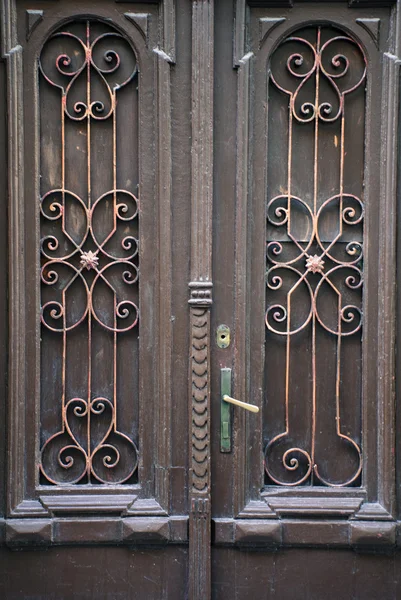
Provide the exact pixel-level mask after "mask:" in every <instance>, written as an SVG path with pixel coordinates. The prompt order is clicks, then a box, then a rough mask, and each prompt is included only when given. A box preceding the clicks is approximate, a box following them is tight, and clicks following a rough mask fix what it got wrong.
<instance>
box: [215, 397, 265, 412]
mask: <svg viewBox="0 0 401 600" xmlns="http://www.w3.org/2000/svg"><path fill="white" fill-rule="evenodd" d="M223 400H224V402H228V403H229V404H235V406H240V407H241V408H244V409H245V410H249V412H253V413H258V412H259V406H255V405H254V404H248V403H247V402H242V401H241V400H236V399H235V398H231V396H228V395H227V394H224V396H223Z"/></svg>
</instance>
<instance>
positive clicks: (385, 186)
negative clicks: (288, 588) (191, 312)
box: [213, 2, 396, 546]
mask: <svg viewBox="0 0 401 600" xmlns="http://www.w3.org/2000/svg"><path fill="white" fill-rule="evenodd" d="M262 5H263V3H262V2H260V3H258V5H257V6H256V5H255V4H254V3H250V7H248V8H247V10H246V11H245V8H244V5H243V4H241V3H238V4H237V6H236V11H237V12H236V15H237V20H236V22H235V28H234V36H235V40H236V42H237V45H236V46H235V47H236V48H238V47H239V44H242V50H243V54H242V58H241V57H240V55H239V54H237V56H235V59H236V60H237V103H236V105H237V111H238V112H237V125H236V140H237V159H236V166H235V169H236V199H235V202H234V200H233V196H232V190H230V189H229V188H227V189H226V190H225V191H224V192H223V194H217V193H216V196H215V203H216V207H215V214H216V215H217V216H219V215H220V212H221V210H222V207H224V209H225V213H227V212H228V213H231V212H232V213H234V214H235V215H236V221H235V226H234V227H235V229H234V228H233V227H232V229H231V236H232V235H233V231H235V250H234V252H233V253H232V254H231V259H230V258H226V261H227V263H228V264H229V265H230V266H231V265H233V270H231V269H228V268H225V267H220V268H219V267H218V266H217V272H218V273H219V277H221V278H219V285H220V286H221V287H222V289H223V290H224V293H223V292H222V293H221V295H219V296H218V297H217V296H216V302H215V319H216V320H215V326H216V327H217V326H218V324H219V323H221V322H225V321H226V320H227V325H229V326H230V327H231V330H232V332H231V335H232V338H233V343H232V346H231V348H228V349H225V350H215V360H214V361H213V367H214V369H215V371H214V385H215V386H216V388H217V390H218V389H219V387H218V386H219V381H218V378H219V370H220V368H221V367H229V368H232V370H233V382H232V383H233V388H232V395H233V396H234V397H235V398H238V399H240V400H245V401H246V402H249V403H251V404H254V405H257V406H259V407H260V408H261V411H260V413H259V415H254V414H249V413H247V412H246V411H241V409H237V408H234V410H233V438H232V440H233V452H232V454H231V455H223V456H222V455H221V454H220V451H219V448H218V447H217V445H216V446H215V453H214V463H213V464H215V463H217V465H220V468H223V465H224V472H225V477H224V479H223V478H222V479H221V480H217V481H216V483H215V484H214V485H215V487H214V489H213V495H216V496H218V497H220V494H225V493H226V492H225V491H224V490H223V489H222V488H224V487H225V485H226V482H227V487H228V488H229V486H230V485H232V486H233V488H232V489H233V492H232V496H233V499H232V506H233V512H232V513H231V514H230V509H229V508H228V507H229V506H230V504H228V503H227V504H226V508H225V509H224V508H223V510H221V509H220V505H218V506H217V510H216V513H215V515H216V517H217V520H216V539H217V540H218V541H220V542H224V543H227V542H230V541H233V540H237V542H238V543H241V544H247V543H249V544H255V543H259V544H264V543H265V544H270V545H272V546H277V545H278V546H280V545H281V544H282V543H284V544H291V543H305V544H311V543H317V544H319V543H322V540H323V539H324V540H325V543H332V544H333V545H336V544H340V545H342V544H344V542H345V541H346V540H347V541H346V542H345V543H351V544H353V543H356V544H359V543H362V537H364V539H365V542H364V543H368V539H369V536H370V533H369V531H370V532H373V531H376V532H377V533H379V532H380V533H382V535H383V536H385V537H386V538H387V543H388V544H389V545H391V544H393V543H394V539H395V538H394V535H395V527H394V516H395V514H394V495H393V493H394V488H393V487H392V477H393V472H394V471H393V469H394V465H393V463H392V462H391V461H389V457H390V454H391V446H392V425H391V423H392V422H393V408H392V400H391V398H392V394H393V391H392V390H393V388H392V385H393V384H392V381H391V378H388V377H387V378H386V377H383V375H382V367H383V362H386V363H387V365H390V364H391V362H392V359H391V358H390V356H391V354H390V355H389V354H388V351H390V353H391V348H392V339H393V337H392V336H393V333H392V331H390V330H388V335H389V337H387V338H384V337H383V336H382V335H381V334H380V333H379V332H383V331H384V329H383V328H384V320H383V319H384V313H383V305H382V304H381V303H380V304H379V298H389V297H392V293H393V291H392V290H393V285H394V278H393V276H392V275H391V274H390V270H391V265H394V262H393V261H394V238H392V237H391V235H390V237H389V233H388V230H386V229H384V228H383V227H384V223H383V222H382V221H381V215H382V214H383V211H384V213H385V214H391V212H392V211H393V210H394V196H391V194H389V186H390V188H391V186H392V185H393V184H392V183H391V182H392V181H394V174H393V173H390V172H388V171H387V172H385V171H383V170H380V168H378V165H380V161H381V162H382V164H383V161H384V160H385V159H384V158H383V156H384V155H386V152H388V147H387V146H386V144H387V140H388V138H387V137H386V134H385V132H386V131H387V128H388V127H391V128H392V127H393V123H394V118H396V113H394V112H392V111H391V110H390V111H389V112H384V111H383V110H380V106H381V105H382V102H383V96H382V94H383V90H384V89H385V86H386V84H385V82H386V81H387V79H386V78H387V76H388V73H389V72H391V69H392V66H391V64H393V63H391V59H390V57H389V56H388V55H384V58H383V53H385V52H386V51H388V49H389V45H388V44H389V43H390V45H391V42H389V41H388V38H387V39H386V42H385V41H384V38H383V37H380V40H379V39H378V38H377V37H375V32H374V31H373V30H369V26H368V24H372V23H373V22H375V23H376V24H378V23H379V22H380V27H382V28H383V29H382V31H388V29H387V27H388V26H389V23H390V21H389V17H390V11H389V9H387V8H381V9H374V10H373V9H371V10H369V12H365V13H364V12H363V10H361V11H358V13H357V14H356V12H355V11H354V10H352V9H351V8H350V7H348V6H347V5H346V4H341V3H339V4H336V5H334V4H333V3H329V5H326V4H324V3H321V5H319V7H317V6H315V5H314V6H313V7H312V5H308V4H305V5H302V6H301V5H297V3H295V6H294V7H293V8H290V9H288V8H285V7H284V6H283V7H282V8H280V9H279V8H262ZM381 6H382V5H381ZM241 7H242V8H241ZM361 8H362V7H361ZM242 9H243V10H244V12H243V13H241V12H240V11H241V10H242ZM241 14H243V15H244V19H243V20H242V21H241V23H242V26H243V32H242V34H240V33H239V23H238V15H241ZM245 14H246V18H245ZM368 17H369V19H373V18H375V19H376V20H375V21H369V20H368V21H366V18H368ZM223 20H224V19H221V21H223ZM329 24H330V25H329ZM216 36H217V37H218V36H219V34H218V33H217V34H216ZM312 39H313V40H314V41H313V42H312ZM302 48H304V49H305V51H303V50H302ZM327 51H328V52H329V54H330V57H328V55H326V56H324V54H325V53H326V52H327ZM309 52H310V54H309ZM387 61H390V62H389V63H388V64H387ZM226 64H227V63H226ZM365 64H366V72H365ZM329 65H330V66H329ZM315 69H316V70H315ZM320 69H321V73H322V74H321V75H320V74H319V70H320ZM330 69H332V70H330ZM337 75H338V77H337ZM342 77H345V80H342ZM342 82H343V83H344V87H342ZM383 86H384V87H383ZM311 98H312V100H311ZM216 103H217V106H219V105H220V106H221V107H223V105H224V103H225V100H223V99H221V100H220V99H219V98H218V97H217V98H216ZM218 110H219V109H217V110H216V112H217V111H218ZM365 111H366V115H367V118H366V126H365V118H364V114H365ZM373 115H374V117H373ZM223 119H224V121H223V122H222V123H219V124H218V125H217V130H216V131H221V132H224V133H223V134H222V135H224V136H227V135H228V131H229V130H231V131H232V125H231V116H229V117H226V116H225V117H223ZM230 128H231V129H230ZM373 140H375V141H374V142H373ZM378 140H380V142H378ZM216 143H217V144H218V143H219V138H217V141H216ZM383 153H384V154H383ZM225 160H226V159H224V158H221V159H220V156H219V155H217V156H216V173H217V175H216V179H217V181H218V180H219V177H220V175H219V173H220V172H221V173H223V172H224V169H225V166H224V161H225ZM390 160H392V159H391V158H390ZM220 161H221V162H220ZM224 177H226V178H227V177H228V176H227V175H224ZM293 196H294V197H293ZM289 198H290V199H289ZM291 198H292V199H291ZM351 204H352V206H351ZM295 205H297V206H298V207H299V210H297V208H295ZM220 207H221V208H220ZM228 207H230V209H229V210H227V208H228ZM347 215H349V217H351V218H349V217H348V216H347ZM227 218H230V217H227ZM224 219H226V217H224ZM363 221H364V224H362V223H363ZM219 225H220V224H219ZM378 225H379V226H378ZM215 236H216V238H217V237H220V232H219V231H218V230H215ZM384 240H386V244H387V246H386V250H384V247H383V243H384ZM391 240H392V241H391ZM220 243H221V245H223V244H224V240H222V241H221V242H218V244H220ZM230 243H231V240H230V241H228V242H227V246H226V249H225V251H224V252H225V253H227V252H229V247H230V246H229V245H228V244H230ZM315 244H317V245H315ZM362 253H363V256H364V258H363V261H362V260H361V259H362ZM320 258H322V259H323V260H325V265H323V264H322V263H320V262H319V261H320ZM305 261H306V262H305ZM314 261H315V262H316V264H315V262H314ZM217 263H218V256H215V264H217ZM227 263H226V264H227ZM304 263H305V264H304ZM318 263H319V264H318ZM379 265H380V266H379ZM298 269H300V270H298ZM326 269H327V271H326ZM319 272H320V273H321V275H320V276H319V275H318V273H319ZM323 273H325V274H324V275H323ZM319 277H320V279H319ZM362 279H363V284H362ZM233 280H234V282H235V283H234V286H233V284H232V282H233ZM309 282H310V283H309ZM229 290H230V293H227V292H228V291H229ZM231 290H233V291H232V292H231ZM230 294H231V295H232V296H233V298H234V310H233V313H232V314H231V317H230V315H228V316H227V315H226V313H225V310H226V309H225V307H226V305H227V299H226V297H227V296H229V295H230ZM388 314H389V313H387V315H388ZM390 314H391V312H390ZM329 323H331V325H330V324H329ZM362 328H363V334H362V335H361V329H362ZM379 339H380V340H381V341H380V344H383V345H379V346H378V345H377V340H379ZM384 347H386V348H387V350H384ZM378 350H379V352H380V351H381V350H383V351H384V352H385V354H383V357H381V355H380V356H379V357H378ZM386 368H387V367H386ZM214 393H215V395H214V398H216V402H219V396H218V391H215V392H214ZM377 411H379V414H381V415H382V418H381V419H379V421H378V420H377V418H376V416H377V414H378V413H377ZM216 413H217V411H216ZM216 413H215V419H216V418H217V419H218V418H219V416H218V414H216ZM291 423H293V424H291ZM385 423H386V424H385ZM216 435H218V432H217V429H216ZM320 463H321V466H320ZM323 472H324V473H325V475H324V474H323ZM392 490H393V491H392ZM227 496H229V494H227ZM227 500H228V502H230V500H229V499H227ZM232 516H234V519H232ZM294 517H297V518H300V517H303V518H306V519H309V520H308V525H309V530H308V534H306V532H305V529H304V528H302V527H301V526H298V524H297V523H296V521H292V520H291V519H293V518H294ZM350 517H352V518H353V519H357V520H358V521H357V522H353V523H352V522H351V521H347V518H350ZM322 518H325V519H327V518H331V519H332V520H333V521H332V522H331V524H330V525H329V523H328V522H326V523H325V524H324V525H323V523H322V522H319V519H322ZM344 518H345V520H342V519H344ZM264 519H265V520H264ZM313 519H316V521H314V520H313ZM339 519H341V521H339ZM378 519H379V520H380V521H387V523H378V522H377V520H378ZM370 520H371V521H372V522H368V521H370ZM375 521H376V522H375ZM363 529H365V530H366V535H365V536H363V534H362V530H363ZM300 531H302V534H301V533H300ZM384 532H385V533H384ZM371 543H373V538H372V542H371Z"/></svg>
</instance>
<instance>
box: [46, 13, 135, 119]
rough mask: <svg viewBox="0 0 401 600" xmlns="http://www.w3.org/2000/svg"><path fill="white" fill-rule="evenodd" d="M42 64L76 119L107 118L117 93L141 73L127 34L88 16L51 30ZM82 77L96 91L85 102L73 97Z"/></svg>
mask: <svg viewBox="0 0 401 600" xmlns="http://www.w3.org/2000/svg"><path fill="white" fill-rule="evenodd" d="M39 67H40V71H41V73H42V75H43V76H44V78H45V79H46V81H47V82H48V83H49V84H51V85H52V86H54V87H57V88H59V89H61V90H62V92H63V96H64V97H65V99H66V107H65V111H66V114H67V116H68V117H69V118H71V119H73V120H75V121H80V120H83V119H85V118H86V116H87V115H88V114H90V116H91V117H92V118H93V119H97V120H105V119H107V118H108V117H109V116H110V115H111V114H112V112H113V110H114V102H115V99H116V95H115V92H116V91H117V90H120V89H121V88H123V87H124V86H126V85H127V84H128V83H130V82H131V81H132V80H133V79H134V78H135V76H136V75H137V73H138V64H137V58H136V54H135V51H134V49H133V48H132V45H131V44H130V42H129V41H128V40H127V39H126V38H125V36H123V35H122V34H121V33H120V32H119V31H118V30H117V29H115V28H114V27H112V26H110V25H109V24H108V23H107V24H106V23H103V22H102V21H99V20H93V19H89V18H88V19H84V20H83V19H80V20H79V21H70V22H68V23H66V24H64V25H63V26H62V27H59V28H58V29H57V30H56V31H55V32H54V33H52V34H51V35H50V36H49V37H48V38H47V41H46V42H45V43H44V45H43V47H42V49H41V52H40V56H39ZM82 79H86V81H87V86H88V89H89V90H90V89H91V88H93V93H94V94H95V95H92V94H89V95H88V97H87V98H86V102H84V101H82V99H81V98H80V99H77V98H75V97H74V88H75V87H76V83H78V81H79V80H82ZM95 96H96V97H95Z"/></svg>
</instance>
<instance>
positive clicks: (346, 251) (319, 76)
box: [265, 27, 367, 487]
mask: <svg viewBox="0 0 401 600" xmlns="http://www.w3.org/2000/svg"><path fill="white" fill-rule="evenodd" d="M286 48H289V51H288V52H286ZM278 50H279V51H280V52H281V59H280V60H279V61H276V62H275V61H274V55H273V60H272V62H271V69H270V81H271V83H270V85H272V86H273V87H274V88H275V90H277V92H276V93H277V94H278V95H279V96H281V99H282V100H281V101H282V102H283V111H284V109H287V110H288V116H287V118H288V155H287V157H286V158H285V160H286V165H287V175H288V176H287V181H286V183H285V185H286V189H285V190H284V191H283V193H282V194H279V195H275V196H274V197H273V198H271V199H270V200H268V203H267V232H268V234H267V240H266V257H267V273H266V313H265V324H266V328H267V334H268V335H269V336H270V337H269V340H268V342H267V343H274V340H276V342H277V343H281V344H283V343H284V346H285V350H283V352H284V351H285V357H286V359H285V362H286V365H285V381H284V382H283V383H284V385H283V395H284V404H285V408H284V416H285V430H284V431H282V432H281V433H278V434H276V435H274V436H273V437H272V438H271V439H270V440H269V441H268V443H267V445H266V448H265V470H266V474H267V476H268V481H269V482H270V483H272V484H276V485H286V486H297V485H301V484H305V483H309V484H314V485H327V486H334V487H337V486H347V485H351V484H355V483H356V482H357V481H358V478H359V476H360V474H361V470H362V453H361V448H360V446H359V444H358V443H357V442H356V441H355V440H354V439H353V437H351V435H348V434H346V433H345V432H344V431H343V429H342V423H341V389H342V388H341V379H342V374H343V368H344V362H345V361H344V360H343V358H342V356H343V351H344V347H345V344H347V340H349V339H350V338H354V339H355V336H360V335H361V328H362V316H363V315H362V288H363V267H362V263H363V220H364V203H363V200H362V199H361V198H360V197H359V196H358V195H356V194H354V193H350V191H349V190H348V189H347V185H346V180H345V176H344V173H345V169H346V164H347V161H350V160H352V157H350V156H347V151H346V137H347V133H346V132H347V131H348V133H349V129H347V121H346V105H347V100H348V98H351V97H352V95H353V94H354V92H356V90H359V89H361V88H362V86H363V85H364V83H365V82H366V74H367V66H366V65H367V63H366V58H365V55H364V51H363V49H362V48H361V47H360V46H359V45H358V44H357V42H356V41H355V40H353V39H352V38H351V37H349V36H348V35H345V34H342V33H339V32H337V31H336V30H332V29H329V28H327V27H314V28H310V29H309V33H308V34H307V36H305V37H304V36H303V35H302V36H301V35H300V36H296V35H293V36H291V37H288V38H287V39H285V40H284V41H283V42H282V44H281V45H280V47H279V48H278ZM276 53H277V50H276ZM362 89H363V88H362ZM287 102H288V105H287ZM283 114H284V113H283ZM307 127H309V128H310V137H311V139H312V138H313V156H314V159H313V160H314V164H313V174H312V169H311V184H310V189H309V190H305V189H303V190H302V192H300V191H299V189H297V186H296V185H295V184H294V182H293V179H294V177H293V176H294V169H295V168H296V167H295V166H294V158H293V151H294V147H295V144H296V143H297V135H298V134H299V133H300V131H301V129H302V128H303V129H302V131H303V132H304V131H305V128H307ZM333 127H337V128H338V129H337V130H334V129H330V128H333ZM328 131H329V132H330V136H332V137H331V139H333V138H334V144H335V147H336V150H335V151H336V156H337V158H336V159H335V160H333V169H336V168H338V183H337V186H338V189H337V193H335V194H334V195H332V196H331V197H329V198H326V199H325V198H324V196H323V194H324V192H322V191H321V187H322V186H321V177H320V174H319V166H320V165H321V164H322V162H321V161H322V160H324V158H325V157H324V155H322V154H323V151H322V150H321V149H320V145H321V146H323V144H324V136H327V135H329V134H328V133H327V132H328ZM333 131H338V136H333ZM302 139H305V138H302ZM326 139H327V137H326ZM311 146H312V144H311ZM327 160H330V159H327ZM336 161H337V162H336ZM336 165H338V167H336ZM297 168H300V167H299V163H298V165H297ZM302 194H304V197H300V196H301V195H302ZM333 223H334V224H335V226H333ZM325 334H328V337H331V338H332V339H334V340H335V342H334V344H335V350H334V351H333V356H332V357H331V360H332V364H331V367H330V369H331V370H332V372H333V373H334V376H333V379H334V377H335V389H334V390H333V396H332V397H331V398H328V397H327V396H326V397H325V398H324V402H327V403H330V402H334V403H335V423H333V428H335V436H336V438H337V440H339V443H340V444H342V445H343V446H344V447H346V448H347V452H348V455H349V456H352V458H351V460H352V465H353V470H352V472H350V473H349V475H348V476H347V477H346V478H344V479H341V478H336V477H331V478H330V477H329V476H326V475H324V474H323V473H322V470H321V468H320V464H321V462H324V463H325V465H326V467H325V468H326V472H327V464H328V463H329V462H330V459H331V460H332V461H333V460H335V457H333V456H331V457H330V458H328V457H327V456H325V457H323V458H322V456H321V454H319V455H317V453H316V435H317V431H316V430H317V423H316V415H317V410H318V408H319V400H320V403H322V401H323V399H322V397H321V396H320V397H319V398H318V395H317V389H318V384H319V378H320V380H321V378H322V377H324V376H325V374H324V373H321V372H318V369H317V356H318V353H319V343H320V342H319V340H321V339H322V335H325ZM302 335H303V336H304V338H303V339H304V341H303V342H302V341H301V342H300V341H299V340H300V337H301V336H302ZM280 340H281V342H280ZM297 340H298V341H297ZM294 344H297V352H302V353H304V354H305V353H307V356H308V358H307V359H306V360H308V361H309V367H308V370H309V372H308V373H307V374H305V376H307V377H309V378H310V380H311V384H310V385H311V398H309V399H308V402H309V404H308V403H306V404H305V405H306V406H310V407H311V412H310V421H309V426H308V427H310V429H309V433H306V434H305V435H304V437H303V440H302V443H297V442H296V440H295V438H296V436H297V434H296V433H295V434H294V425H295V424H294V422H293V421H292V420H291V418H290V406H291V403H296V402H302V401H303V399H302V398H300V397H299V396H297V390H296V385H295V384H294V382H293V380H292V379H291V371H292V369H293V368H294V361H295V362H296V353H295V350H293V347H294V346H292V345H294ZM303 364H305V363H303ZM355 376H356V377H357V376H358V375H355ZM267 394H268V392H267ZM267 401H268V400H267ZM294 435H295V438H294ZM298 439H299V438H298ZM305 440H308V441H307V442H305ZM301 444H302V445H301Z"/></svg>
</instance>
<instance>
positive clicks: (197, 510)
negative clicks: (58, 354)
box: [189, 0, 214, 600]
mask: <svg viewBox="0 0 401 600" xmlns="http://www.w3.org/2000/svg"><path fill="white" fill-rule="evenodd" d="M213 9H214V6H213V0H194V1H193V3H192V74H191V77H192V86H191V87H192V176H191V184H192V189H191V211H192V212H191V282H190V284H189V288H190V299H189V305H190V332H191V333H190V335H191V342H190V344H191V346H190V357H191V362H190V373H189V380H190V387H189V397H190V407H189V422H190V448H191V458H190V467H189V468H190V478H189V499H190V507H191V509H190V524H189V532H190V533H189V598H190V599H191V600H207V599H208V598H210V585H211V581H210V543H211V522H210V429H209V428H210V424H209V418H210V385H209V378H210V374H209V373H210V312H209V311H210V305H211V303H212V282H211V274H212V272H211V269H212V202H213V58H214V52H213V24H214V23H213V20H214V10H213Z"/></svg>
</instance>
